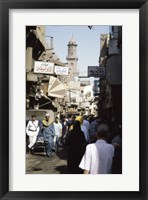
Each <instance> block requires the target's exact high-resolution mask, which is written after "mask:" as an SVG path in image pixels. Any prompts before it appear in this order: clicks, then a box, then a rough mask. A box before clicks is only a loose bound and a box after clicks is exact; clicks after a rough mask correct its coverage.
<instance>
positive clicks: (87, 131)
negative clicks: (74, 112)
mask: <svg viewBox="0 0 148 200" xmlns="http://www.w3.org/2000/svg"><path fill="white" fill-rule="evenodd" d="M76 120H77V121H79V122H80V126H81V130H82V132H83V133H84V136H85V139H86V141H87V143H88V142H89V130H88V129H87V128H86V127H85V126H84V124H83V117H82V116H78V117H76Z"/></svg>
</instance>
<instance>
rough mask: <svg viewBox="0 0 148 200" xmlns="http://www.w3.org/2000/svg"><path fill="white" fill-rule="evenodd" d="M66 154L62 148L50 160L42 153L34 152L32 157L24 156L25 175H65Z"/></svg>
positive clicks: (30, 155) (29, 155)
mask: <svg viewBox="0 0 148 200" xmlns="http://www.w3.org/2000/svg"><path fill="white" fill-rule="evenodd" d="M66 173H67V161H66V152H65V151H64V150H63V148H60V149H59V152H58V153H57V154H56V155H54V156H53V157H51V158H48V157H46V155H45V153H44V152H36V153H34V154H33V155H32V154H29V153H27V154H26V174H66Z"/></svg>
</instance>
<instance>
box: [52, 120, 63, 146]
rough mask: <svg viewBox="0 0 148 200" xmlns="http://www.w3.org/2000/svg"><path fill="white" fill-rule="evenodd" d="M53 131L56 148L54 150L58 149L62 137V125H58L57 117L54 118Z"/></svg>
mask: <svg viewBox="0 0 148 200" xmlns="http://www.w3.org/2000/svg"><path fill="white" fill-rule="evenodd" d="M54 129H55V136H54V144H55V146H56V149H58V146H59V144H60V140H61V137H62V124H61V123H60V121H59V118H58V117H56V118H55V122H54Z"/></svg>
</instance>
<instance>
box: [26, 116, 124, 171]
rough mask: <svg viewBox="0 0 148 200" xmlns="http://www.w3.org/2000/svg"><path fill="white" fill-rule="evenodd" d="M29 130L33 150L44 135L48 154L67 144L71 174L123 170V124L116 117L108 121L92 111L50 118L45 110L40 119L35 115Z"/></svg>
mask: <svg viewBox="0 0 148 200" xmlns="http://www.w3.org/2000/svg"><path fill="white" fill-rule="evenodd" d="M26 133H27V135H28V137H29V144H28V149H29V151H30V152H32V151H33V150H34V149H35V145H36V141H37V139H41V138H42V139H43V143H44V146H45V152H46V156H47V157H49V158H50V157H52V156H54V155H55V154H56V153H57V152H58V151H59V147H61V148H64V149H65V151H66V152H67V169H68V172H67V173H68V174H111V173H112V174H121V173H122V125H121V122H119V121H118V120H117V119H116V118H115V117H114V118H112V119H111V120H110V121H106V120H105V119H101V118H99V117H94V116H93V115H90V116H86V115H83V116H74V115H72V116H71V117H70V118H67V117H66V116H63V117H62V118H61V119H59V117H58V116H57V117H56V118H55V121H51V120H50V114H46V115H45V119H43V120H42V122H41V123H40V122H39V121H38V120H37V119H36V116H35V115H33V116H32V119H31V120H30V121H29V122H28V124H27V128H26Z"/></svg>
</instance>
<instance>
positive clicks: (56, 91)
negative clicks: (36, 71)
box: [48, 76, 65, 98]
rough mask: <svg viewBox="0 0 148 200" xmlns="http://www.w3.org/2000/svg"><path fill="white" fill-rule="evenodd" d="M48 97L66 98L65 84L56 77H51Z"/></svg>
mask: <svg viewBox="0 0 148 200" xmlns="http://www.w3.org/2000/svg"><path fill="white" fill-rule="evenodd" d="M48 96H52V97H58V98H64V96H65V88H64V85H63V83H62V82H61V81H60V80H59V79H58V78H55V77H52V76H50V79H49V86H48Z"/></svg>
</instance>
